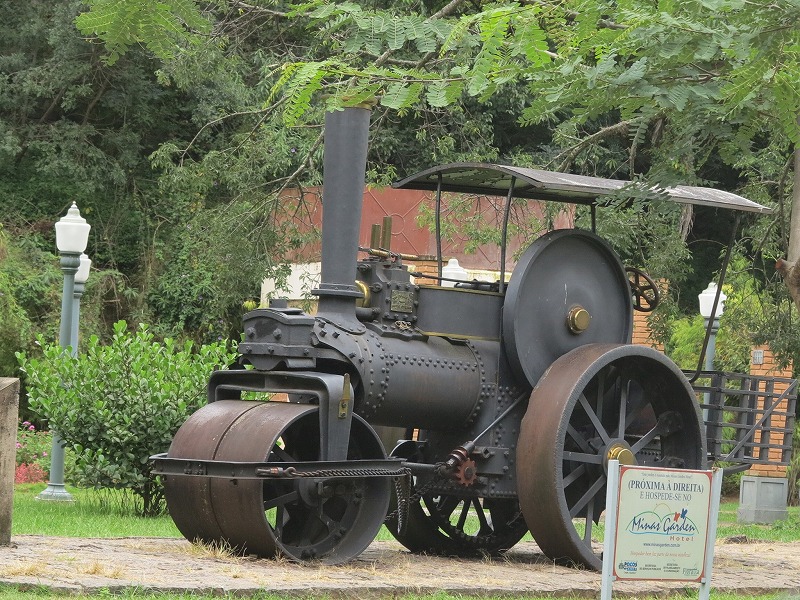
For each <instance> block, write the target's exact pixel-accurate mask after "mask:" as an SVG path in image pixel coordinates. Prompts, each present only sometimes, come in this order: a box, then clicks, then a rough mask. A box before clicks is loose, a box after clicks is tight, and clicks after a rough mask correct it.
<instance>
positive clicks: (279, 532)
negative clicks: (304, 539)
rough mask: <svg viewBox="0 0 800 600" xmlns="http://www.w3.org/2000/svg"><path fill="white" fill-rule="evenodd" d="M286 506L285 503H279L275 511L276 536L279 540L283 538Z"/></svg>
mask: <svg viewBox="0 0 800 600" xmlns="http://www.w3.org/2000/svg"><path fill="white" fill-rule="evenodd" d="M285 508H286V505H285V504H279V505H278V506H277V507H276V509H277V510H276V511H275V537H276V538H278V539H279V540H280V539H283V521H284V517H285V514H284V511H285Z"/></svg>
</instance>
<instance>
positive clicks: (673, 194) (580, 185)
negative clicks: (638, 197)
mask: <svg viewBox="0 0 800 600" xmlns="http://www.w3.org/2000/svg"><path fill="white" fill-rule="evenodd" d="M440 174H441V178H442V191H443V192H460V193H466V194H483V195H489V196H506V195H508V189H509V187H510V186H511V179H512V178H516V181H515V183H514V196H515V197H518V198H530V199H532V200H554V201H557V202H570V203H576V204H594V203H595V201H596V200H597V199H598V198H599V197H601V196H605V195H608V194H611V193H612V192H615V191H617V190H619V189H621V188H623V187H625V186H626V185H635V184H633V183H632V182H630V181H625V180H620V179H602V178H600V177H587V176H585V175H571V174H569V173H557V172H554V171H542V170H539V169H525V168H522V167H512V166H508V165H493V164H488V163H451V164H447V165H440V166H438V167H433V168H430V169H427V170H425V171H420V172H419V173H416V174H414V175H411V176H410V177H406V178H405V179H402V180H400V181H397V182H395V183H393V184H392V187H393V188H397V189H410V190H434V191H435V190H436V189H437V185H438V179H439V175H440ZM659 191H660V192H663V193H664V194H666V195H667V197H668V198H669V199H670V200H673V201H675V202H680V203H683V204H697V205H700V206H712V207H715V208H729V209H735V210H744V211H749V212H755V213H761V214H769V213H771V212H772V209H771V208H768V207H766V206H762V205H760V204H757V203H755V202H753V201H751V200H748V199H747V198H743V197H742V196H737V195H736V194H732V193H730V192H723V191H722V190H716V189H713V188H704V187H692V186H684V185H679V186H675V187H672V188H667V189H664V190H659Z"/></svg>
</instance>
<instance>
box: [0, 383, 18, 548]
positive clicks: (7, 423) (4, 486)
mask: <svg viewBox="0 0 800 600" xmlns="http://www.w3.org/2000/svg"><path fill="white" fill-rule="evenodd" d="M18 410H19V379H14V378H12V377H0V546H7V545H8V544H10V543H11V511H12V509H13V508H14V468H15V466H16V464H17V462H16V459H15V457H16V454H17V449H16V441H17V415H18Z"/></svg>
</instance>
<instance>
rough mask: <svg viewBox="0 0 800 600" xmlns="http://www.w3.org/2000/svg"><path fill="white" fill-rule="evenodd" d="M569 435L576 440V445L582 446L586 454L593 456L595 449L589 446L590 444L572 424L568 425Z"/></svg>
mask: <svg viewBox="0 0 800 600" xmlns="http://www.w3.org/2000/svg"><path fill="white" fill-rule="evenodd" d="M567 433H568V434H569V437H571V438H572V439H573V440H575V443H576V444H578V446H580V448H581V450H583V451H584V452H586V453H587V454H592V453H593V452H594V449H593V448H592V447H591V446H590V445H589V442H587V441H586V439H585V438H584V437H583V436H582V435H581V434H580V432H578V430H577V429H575V428H574V427H573V426H572V425H571V424H567Z"/></svg>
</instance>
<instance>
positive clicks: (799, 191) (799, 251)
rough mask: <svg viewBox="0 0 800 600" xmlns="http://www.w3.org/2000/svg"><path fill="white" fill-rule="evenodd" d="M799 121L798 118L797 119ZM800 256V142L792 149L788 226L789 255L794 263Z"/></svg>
mask: <svg viewBox="0 0 800 600" xmlns="http://www.w3.org/2000/svg"><path fill="white" fill-rule="evenodd" d="M798 123H800V118H799V119H798ZM798 258H800V144H799V145H798V146H797V147H796V148H795V149H794V186H793V188H792V219H791V222H790V226H789V255H788V256H787V257H786V259H787V261H788V262H789V263H791V264H794V263H795V261H797V259H798Z"/></svg>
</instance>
